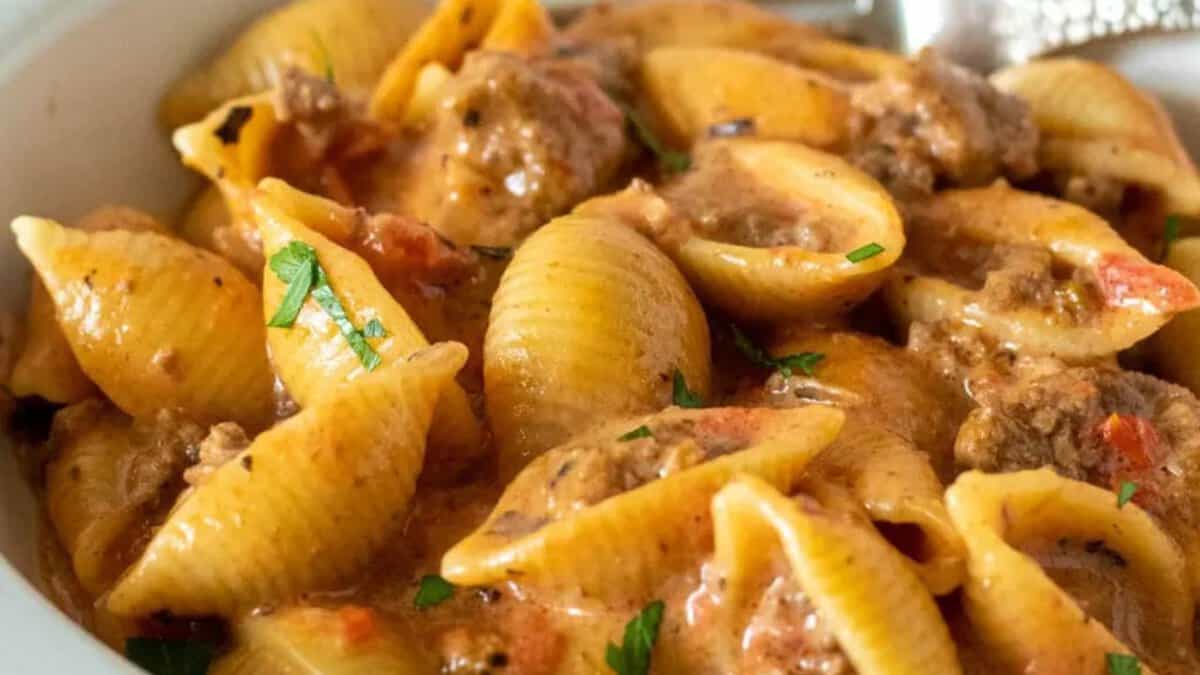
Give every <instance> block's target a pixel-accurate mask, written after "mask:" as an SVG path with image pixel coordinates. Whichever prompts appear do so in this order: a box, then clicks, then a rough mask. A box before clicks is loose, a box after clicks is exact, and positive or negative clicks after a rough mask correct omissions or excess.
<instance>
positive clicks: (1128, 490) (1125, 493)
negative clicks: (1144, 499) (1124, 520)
mask: <svg viewBox="0 0 1200 675" xmlns="http://www.w3.org/2000/svg"><path fill="white" fill-rule="evenodd" d="M1137 491H1138V486H1137V483H1134V482H1133V481H1128V480H1127V481H1125V482H1123V483H1121V488H1120V489H1119V490H1118V491H1117V508H1121V507H1122V506H1125V505H1126V504H1128V503H1129V500H1131V499H1133V495H1134V494H1136V493H1137Z"/></svg>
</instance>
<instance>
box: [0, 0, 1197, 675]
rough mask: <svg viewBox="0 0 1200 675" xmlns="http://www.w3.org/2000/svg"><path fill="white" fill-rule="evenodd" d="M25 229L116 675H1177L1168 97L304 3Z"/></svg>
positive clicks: (1193, 321)
mask: <svg viewBox="0 0 1200 675" xmlns="http://www.w3.org/2000/svg"><path fill="white" fill-rule="evenodd" d="M161 118H162V122H163V125H164V129H165V130H167V131H169V133H170V134H171V139H172V142H173V143H174V146H175V148H176V149H177V150H178V152H179V155H180V157H181V159H182V162H183V163H184V164H186V165H187V166H188V167H190V168H191V169H194V170H195V171H196V172H197V174H198V175H199V176H200V177H202V178H203V183H204V186H203V188H202V189H201V190H200V191H199V193H198V194H197V196H196V197H195V199H194V200H193V201H192V202H191V203H190V204H189V205H188V206H187V207H186V208H185V209H184V210H183V211H182V213H181V214H179V216H178V217H177V218H173V219H172V218H159V217H156V216H152V215H150V214H146V213H143V212H141V211H139V210H137V209H134V208H131V207H128V206H102V207H100V208H98V209H97V210H95V211H93V212H92V213H90V214H88V215H87V216H85V217H84V218H82V219H80V220H78V221H75V222H68V223H59V222H54V221H51V220H47V219H44V218H40V217H34V216H23V217H20V218H17V219H16V220H15V221H13V223H12V226H11V229H12V233H13V236H14V237H15V239H16V242H17V245H18V246H19V248H20V250H21V251H22V252H23V253H24V255H25V257H26V258H27V259H28V261H29V263H30V264H31V266H32V268H33V276H32V284H31V291H30V295H29V303H28V308H27V311H26V313H25V315H24V316H23V317H21V318H20V319H18V320H14V321H9V322H6V323H4V329H5V332H4V336H5V340H4V342H3V344H4V345H5V349H4V350H3V354H2V356H3V358H0V365H2V367H3V371H2V372H0V376H2V380H0V381H3V382H4V383H6V384H5V393H4V395H3V398H2V405H3V410H4V414H5V418H6V419H7V421H8V430H9V432H10V433H9V435H10V436H11V437H12V439H13V441H14V446H15V447H16V451H17V452H18V454H19V456H20V457H21V458H22V459H23V460H24V464H25V466H26V468H27V469H28V473H29V475H30V477H31V480H32V481H33V483H34V485H35V486H36V489H37V490H38V492H39V494H40V496H41V501H42V504H43V506H44V508H43V513H42V520H43V521H44V523H43V524H44V527H43V531H44V537H43V541H42V542H41V558H42V561H41V562H42V572H43V577H44V587H45V590H46V592H47V594H48V595H49V596H50V597H51V598H52V599H53V600H54V601H55V603H56V604H57V605H58V606H59V607H60V608H61V609H62V610H63V611H64V612H66V613H67V614H69V615H70V616H71V617H72V618H74V619H75V620H77V621H78V622H80V623H81V624H82V625H84V626H85V627H86V628H88V629H89V630H90V631H92V632H93V633H94V634H95V635H96V636H97V637H99V638H100V639H101V640H103V641H105V642H106V643H108V644H109V645H111V646H112V647H113V648H114V649H117V650H120V651H122V652H123V653H125V654H126V655H127V656H128V657H129V658H130V659H131V660H132V661H134V662H136V663H137V664H138V665H140V666H142V667H143V668H145V669H146V670H148V671H149V672H151V673H155V674H158V675H161V674H165V673H166V674H183V673H186V674H188V675H194V674H203V673H211V674H212V675H237V674H243V673H266V674H276V673H279V674H309V675H318V674H320V675H350V674H358V673H363V674H375V673H397V674H413V675H420V674H433V673H444V674H447V675H466V674H475V675H479V674H483V673H489V674H491V675H502V674H504V673H513V674H517V675H553V674H564V675H574V674H590V673H616V674H617V675H648V674H650V673H654V674H657V675H673V674H691V673H695V674H700V675H704V674H714V675H715V674H719V673H730V674H743V675H759V674H762V675H851V674H858V675H931V674H936V675H960V674H965V675H993V674H1000V675H1003V674H1009V673H1011V674H1013V675H1060V674H1061V675H1067V674H1070V675H1131V674H1133V673H1141V674H1143V675H1149V674H1158V675H1183V674H1187V673H1197V672H1200V655H1198V654H1197V650H1196V642H1195V636H1196V635H1197V622H1196V616H1195V614H1196V602H1197V599H1200V401H1197V398H1196V392H1198V391H1200V349H1197V345H1198V344H1200V343H1198V340H1200V309H1198V308H1200V290H1197V288H1196V286H1195V285H1194V283H1195V282H1200V177H1198V174H1197V172H1196V169H1195V167H1194V166H1193V164H1192V162H1191V160H1190V159H1189V157H1188V156H1187V154H1186V152H1185V151H1184V150H1183V148H1182V146H1181V144H1180V142H1179V141H1178V139H1177V137H1176V134H1175V131H1174V129H1173V128H1172V125H1171V122H1170V120H1169V119H1168V118H1167V116H1166V115H1165V113H1164V112H1163V110H1162V108H1161V107H1160V105H1159V104H1158V102H1157V101H1156V100H1155V99H1153V98H1152V97H1151V96H1149V95H1147V94H1145V93H1143V92H1141V91H1139V90H1138V89H1137V88H1135V87H1134V86H1133V85H1131V84H1130V83H1129V82H1128V81H1126V80H1125V79H1123V78H1122V76H1120V75H1119V74H1117V73H1115V72H1113V71H1112V70H1109V69H1107V68H1106V67H1104V66H1102V65H1099V64H1096V63H1090V62H1086V61H1081V60H1075V59H1070V58H1052V59H1047V60H1041V61H1035V62H1031V63H1028V64H1025V65H1021V66H1017V67H1013V68H1010V69H1007V70H1004V71H1001V72H998V73H994V74H991V75H990V76H984V75H982V74H978V73H974V72H971V71H968V70H966V69H964V68H962V67H960V66H958V65H956V64H954V63H950V62H948V61H947V60H945V59H944V58H942V57H941V56H939V55H938V54H937V53H935V52H933V51H928V50H927V51H924V52H922V53H920V54H918V55H916V56H915V57H912V58H906V57H901V56H897V55H894V54H890V53H886V52H882V51H878V50H875V49H871V48H868V47H863V46H859V45H856V44H852V43H850V42H846V41H842V40H839V39H837V38H835V37H832V36H830V35H827V34H825V33H823V32H821V31H819V30H817V29H816V28H813V27H810V26H806V25H801V24H797V23H794V22H790V21H788V20H786V19H784V18H781V17H779V16H776V15H773V14H771V13H769V12H767V11H765V10H762V9H759V8H757V7H755V6H753V5H749V4H740V3H738V2H733V1H724V0H644V1H642V2H639V3H636V4H623V5H614V6H609V5H600V6H596V7H593V8H591V9H589V10H587V11H585V12H583V13H582V14H581V15H579V16H577V17H576V18H575V19H574V20H572V21H570V22H567V23H566V24H561V23H556V22H554V21H552V20H551V17H550V16H549V15H548V14H547V12H546V10H545V9H544V8H542V7H541V6H539V5H538V4H537V3H536V2H535V0H442V1H441V2H440V4H438V5H436V6H435V7H426V6H425V5H423V4H422V3H417V2H414V1H413V0H297V1H296V2H293V3H291V4H289V5H286V6H284V7H282V8H281V9H278V10H277V11H275V12H273V13H271V14H269V15H266V16H263V17H261V18H260V19H259V20H258V21H257V22H256V23H254V24H253V25H252V26H250V27H249V28H247V29H246V30H245V31H244V32H243V33H242V34H241V35H240V36H239V37H238V38H237V39H236V41H234V42H233V43H232V44H231V45H229V46H228V47H227V49H226V50H225V51H224V52H223V53H221V54H220V55H218V56H217V57H216V58H215V59H213V60H212V61H211V62H209V63H208V64H207V65H205V66H203V67H202V68H200V69H198V70H197V71H195V72H194V73H191V74H190V75H188V76H187V77H185V78H184V79H182V80H180V81H179V82H178V83H177V84H176V85H175V86H173V87H172V88H171V89H170V91H168V92H167V93H166V95H165V97H164V99H163V102H162V105H161Z"/></svg>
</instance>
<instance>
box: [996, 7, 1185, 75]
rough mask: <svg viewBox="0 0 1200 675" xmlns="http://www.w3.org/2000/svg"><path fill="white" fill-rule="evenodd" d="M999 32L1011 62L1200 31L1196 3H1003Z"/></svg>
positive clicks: (997, 19) (999, 8) (998, 10)
mask: <svg viewBox="0 0 1200 675" xmlns="http://www.w3.org/2000/svg"><path fill="white" fill-rule="evenodd" d="M993 25H994V30H995V32H996V34H997V36H998V37H999V38H1000V40H1001V42H1002V44H1004V45H1005V46H1004V51H1005V54H1004V57H1005V59H1006V60H1007V61H1009V62H1019V61H1024V60H1026V59H1028V58H1031V57H1034V56H1037V55H1038V54H1044V53H1046V52H1051V51H1054V50H1056V49H1060V48H1062V47H1070V46H1074V45H1080V44H1083V43H1085V42H1090V41H1092V40H1096V39H1099V38H1104V37H1111V36H1118V35H1128V34H1130V33H1138V32H1145V31H1179V30H1194V29H1200V5H1198V3H1197V2H1196V0H1059V1H1058V2H1045V1H1041V2H1039V1H1037V0H1002V1H1001V2H999V3H997V5H996V10H995V17H994V24H993Z"/></svg>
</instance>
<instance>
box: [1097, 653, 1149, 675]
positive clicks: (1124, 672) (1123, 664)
mask: <svg viewBox="0 0 1200 675" xmlns="http://www.w3.org/2000/svg"><path fill="white" fill-rule="evenodd" d="M1104 661H1105V663H1106V664H1108V675H1141V674H1142V664H1141V663H1139V662H1138V658H1137V657H1136V656H1134V655H1133V654H1114V653H1111V652H1110V653H1108V654H1105V655H1104Z"/></svg>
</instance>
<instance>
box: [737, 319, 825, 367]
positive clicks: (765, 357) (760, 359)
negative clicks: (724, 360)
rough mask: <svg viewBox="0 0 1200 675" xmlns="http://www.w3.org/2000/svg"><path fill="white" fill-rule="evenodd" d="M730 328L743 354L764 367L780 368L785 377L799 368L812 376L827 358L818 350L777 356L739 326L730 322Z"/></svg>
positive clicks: (747, 358) (751, 361)
mask: <svg viewBox="0 0 1200 675" xmlns="http://www.w3.org/2000/svg"><path fill="white" fill-rule="evenodd" d="M729 328H730V329H731V330H732V331H733V344H734V346H736V347H737V349H738V351H739V352H741V353H742V356H745V357H746V360H748V361H750V363H753V364H754V365H756V366H759V367H762V368H771V369H774V370H778V371H779V372H780V373H781V374H783V376H784V377H791V376H792V371H793V370H799V371H800V372H802V373H804V374H805V375H807V376H809V377H812V376H813V368H815V367H816V365H817V364H818V363H820V362H821V361H823V360H825V355H824V354H820V353H818V352H799V353H796V354H788V355H787V356H782V357H779V358H775V357H774V356H771V355H770V354H768V353H767V351H766V350H765V349H763V348H762V347H759V346H758V345H756V344H754V342H753V341H752V340H751V339H750V338H749V337H747V336H746V334H745V333H743V332H742V331H741V329H740V328H738V327H737V326H735V325H733V324H730V325H729Z"/></svg>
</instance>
